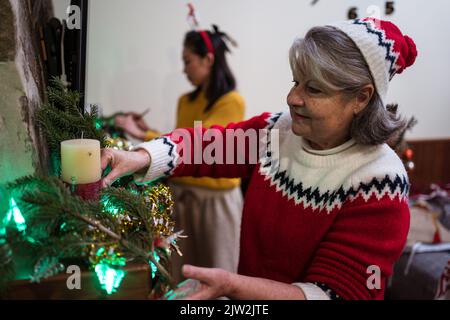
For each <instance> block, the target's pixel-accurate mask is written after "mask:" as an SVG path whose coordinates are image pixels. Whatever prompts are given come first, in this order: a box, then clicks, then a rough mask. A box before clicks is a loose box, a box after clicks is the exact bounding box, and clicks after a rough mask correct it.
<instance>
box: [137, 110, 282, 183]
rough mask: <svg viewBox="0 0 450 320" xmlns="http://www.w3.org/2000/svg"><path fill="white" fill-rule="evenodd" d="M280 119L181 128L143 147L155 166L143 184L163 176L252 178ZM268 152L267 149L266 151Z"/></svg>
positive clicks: (264, 116)
mask: <svg viewBox="0 0 450 320" xmlns="http://www.w3.org/2000/svg"><path fill="white" fill-rule="evenodd" d="M277 116H279V115H272V114H270V113H263V114H262V115H260V116H256V117H253V118H251V119H249V120H246V121H242V122H238V123H231V124H229V125H227V126H226V127H222V126H211V127H210V128H208V129H206V128H203V127H201V126H196V127H194V128H179V129H176V130H174V131H173V132H171V133H169V134H166V135H164V136H162V137H160V138H157V139H155V140H152V141H150V142H145V143H143V144H140V145H139V146H138V147H137V148H143V149H145V150H147V152H148V153H149V154H150V156H151V159H152V163H151V166H150V168H149V170H148V172H147V174H146V176H145V177H144V178H143V179H141V182H148V181H151V180H154V179H156V178H159V177H161V176H192V177H212V178H239V177H245V176H249V175H250V174H251V172H252V171H253V169H254V167H255V165H256V163H257V162H258V159H259V156H260V154H259V152H260V149H261V150H263V149H262V148H261V146H263V144H264V143H267V132H268V130H264V129H270V128H271V127H270V126H271V124H273V123H274V121H276V120H273V119H274V118H276V117H277ZM264 149H265V148H264Z"/></svg>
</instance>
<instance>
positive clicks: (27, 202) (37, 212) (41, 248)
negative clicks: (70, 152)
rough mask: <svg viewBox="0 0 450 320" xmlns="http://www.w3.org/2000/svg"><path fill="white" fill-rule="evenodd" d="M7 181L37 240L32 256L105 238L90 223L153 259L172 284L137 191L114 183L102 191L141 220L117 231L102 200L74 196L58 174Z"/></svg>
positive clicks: (135, 255)
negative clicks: (124, 230) (158, 256)
mask: <svg viewBox="0 0 450 320" xmlns="http://www.w3.org/2000/svg"><path fill="white" fill-rule="evenodd" d="M9 187H10V188H13V189H15V192H14V193H15V194H17V193H22V196H21V197H20V198H18V199H17V204H18V206H19V207H20V208H21V210H22V212H23V213H25V220H26V222H27V237H29V238H32V239H33V241H35V242H37V243H39V245H37V248H36V255H35V256H38V257H39V258H41V257H43V256H46V255H48V256H55V257H59V258H61V257H67V254H68V253H71V252H75V251H72V250H62V251H59V250H61V248H64V247H67V246H68V245H70V246H74V244H75V243H86V242H88V243H97V245H101V243H103V242H104V241H105V240H102V239H95V238H93V236H92V234H93V233H92V229H93V228H94V229H95V230H98V231H99V232H100V233H102V234H104V235H106V236H107V238H110V239H111V241H112V242H113V243H117V244H118V245H119V248H121V251H123V252H124V255H125V256H126V257H128V258H129V259H142V260H144V261H146V262H147V263H148V262H149V261H150V262H152V263H153V264H154V265H155V266H156V267H157V268H158V270H159V272H160V273H161V275H163V276H164V277H165V278H166V279H167V281H169V282H170V284H171V285H174V283H173V280H172V278H171V276H170V275H169V273H168V272H167V271H166V269H165V268H164V267H163V266H162V265H161V263H160V262H158V261H156V260H155V259H154V257H153V251H154V248H153V231H152V227H151V225H150V224H149V222H150V221H151V217H150V213H149V210H148V209H147V208H146V206H145V203H143V201H142V198H141V197H139V196H138V195H135V194H133V193H131V192H129V191H126V190H125V189H113V188H110V189H108V190H106V191H105V193H104V197H106V199H107V201H110V202H113V203H114V204H117V205H121V206H123V208H124V210H126V211H127V213H128V214H129V215H130V216H131V218H132V219H136V220H137V221H139V222H141V225H143V226H145V227H142V228H139V230H134V231H133V232H131V233H121V232H120V231H118V230H120V228H121V222H120V220H119V219H117V218H115V217H114V216H113V215H112V214H110V213H109V212H105V211H104V208H103V206H102V205H101V203H98V202H89V201H82V200H81V199H80V198H78V197H76V196H73V195H72V194H71V193H70V191H69V189H68V188H67V187H66V185H65V184H64V183H63V182H62V181H61V180H59V179H58V178H55V177H38V176H28V177H23V178H20V179H18V180H17V181H15V182H14V183H12V184H9ZM63 224H64V227H63ZM67 226H68V227H67ZM75 230H76V231H75ZM139 239H141V240H139ZM20 241H23V239H22V240H20ZM79 252H80V251H79ZM78 256H79V253H78ZM35 260H36V258H35Z"/></svg>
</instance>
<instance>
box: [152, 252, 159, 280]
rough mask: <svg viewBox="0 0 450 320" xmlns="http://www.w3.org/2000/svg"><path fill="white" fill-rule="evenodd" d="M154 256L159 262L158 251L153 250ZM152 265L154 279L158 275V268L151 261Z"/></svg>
mask: <svg viewBox="0 0 450 320" xmlns="http://www.w3.org/2000/svg"><path fill="white" fill-rule="evenodd" d="M153 257H154V258H155V260H156V262H159V259H160V257H159V256H158V255H157V254H156V252H153ZM150 267H151V268H152V279H153V278H154V277H155V275H156V271H158V268H157V267H156V266H155V264H154V263H153V262H151V261H150Z"/></svg>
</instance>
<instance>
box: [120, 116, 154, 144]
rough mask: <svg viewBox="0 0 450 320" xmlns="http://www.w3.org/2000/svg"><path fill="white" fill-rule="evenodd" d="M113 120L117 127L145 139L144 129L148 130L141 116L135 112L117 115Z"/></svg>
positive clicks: (135, 136)
mask: <svg viewBox="0 0 450 320" xmlns="http://www.w3.org/2000/svg"><path fill="white" fill-rule="evenodd" d="M114 120H115V124H116V126H117V127H119V128H121V129H123V130H124V131H125V132H126V133H128V134H130V135H131V136H133V137H134V138H137V139H140V140H144V139H145V136H146V131H147V130H149V128H148V126H147V124H146V123H145V122H144V120H143V119H142V117H140V116H139V115H137V114H135V113H128V114H124V115H118V116H116V117H115V119H114Z"/></svg>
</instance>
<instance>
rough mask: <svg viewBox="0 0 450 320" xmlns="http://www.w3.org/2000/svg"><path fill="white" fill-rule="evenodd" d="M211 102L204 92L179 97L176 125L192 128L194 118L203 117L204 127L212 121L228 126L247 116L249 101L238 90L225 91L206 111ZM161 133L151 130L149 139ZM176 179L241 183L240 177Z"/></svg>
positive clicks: (210, 184)
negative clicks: (194, 97)
mask: <svg viewBox="0 0 450 320" xmlns="http://www.w3.org/2000/svg"><path fill="white" fill-rule="evenodd" d="M207 103H208V102H207V100H206V98H205V95H204V94H203V93H200V94H199V95H198V96H197V98H196V99H195V100H193V101H189V97H188V95H187V94H185V95H183V96H181V97H180V99H179V100H178V110H177V125H176V127H177V128H192V127H194V121H202V124H203V127H204V128H209V127H211V126H212V125H221V126H226V125H227V124H228V123H230V122H239V121H242V120H244V111H245V103H244V99H243V98H242V96H241V95H240V94H239V93H238V92H237V91H231V92H229V93H227V94H225V95H223V96H222V97H220V98H219V100H217V101H216V103H215V104H214V105H213V106H212V107H211V108H210V109H209V111H208V112H204V110H205V109H206V106H207ZM160 135H161V133H159V132H156V131H148V132H147V135H146V139H145V140H146V141H148V140H152V139H154V138H156V137H158V136H160ZM172 182H174V183H178V184H187V185H192V186H196V187H203V188H209V189H218V190H222V189H230V188H233V187H236V186H238V185H239V183H240V179H225V178H220V179H213V178H207V177H205V178H194V177H182V178H173V179H172Z"/></svg>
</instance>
